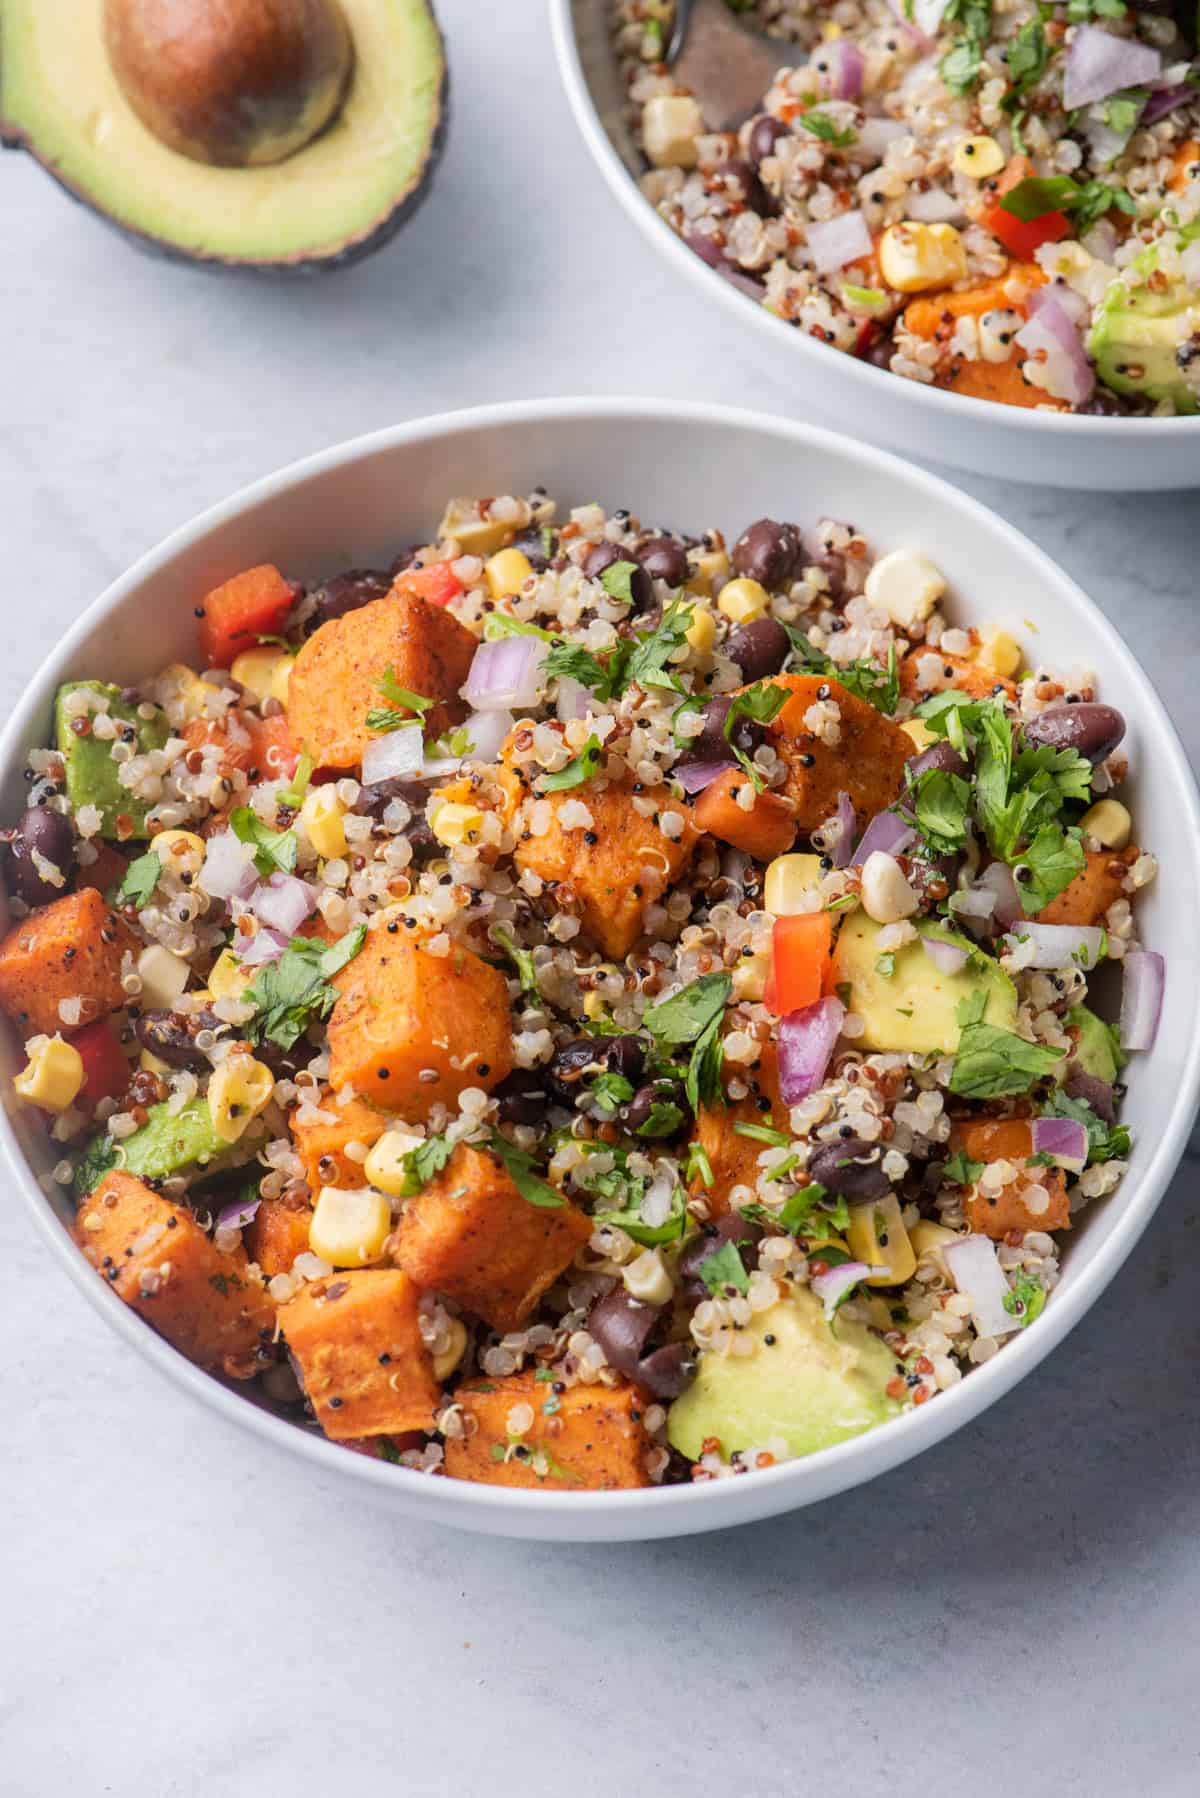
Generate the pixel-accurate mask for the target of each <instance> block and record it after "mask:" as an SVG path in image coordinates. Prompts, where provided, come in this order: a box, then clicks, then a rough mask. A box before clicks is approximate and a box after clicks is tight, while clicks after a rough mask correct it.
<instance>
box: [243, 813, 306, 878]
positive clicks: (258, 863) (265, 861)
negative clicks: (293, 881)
mask: <svg viewBox="0 0 1200 1798" xmlns="http://www.w3.org/2000/svg"><path fill="white" fill-rule="evenodd" d="M229 822H230V824H231V826H232V827H233V834H234V835H235V836H236V837H237V839H238V841H239V842H240V843H252V844H253V845H254V865H255V867H256V868H257V869H258V871H259V873H260V874H261V875H263V877H264V878H266V877H267V876H268V875H271V874H274V873H276V872H277V871H278V872H280V873H283V874H290V873H291V872H292V870H293V868H294V867H295V866H296V856H297V853H298V851H299V848H300V845H299V843H298V842H297V840H296V833H295V832H294V831H291V830H272V829H271V828H270V826H269V825H267V824H264V823H263V821H262V819H261V818H260V817H259V816H258V814H257V813H256V812H252V811H251V810H250V807H249V806H248V805H239V806H236V807H235V808H234V810H233V811H232V812H231V813H230V814H229Z"/></svg>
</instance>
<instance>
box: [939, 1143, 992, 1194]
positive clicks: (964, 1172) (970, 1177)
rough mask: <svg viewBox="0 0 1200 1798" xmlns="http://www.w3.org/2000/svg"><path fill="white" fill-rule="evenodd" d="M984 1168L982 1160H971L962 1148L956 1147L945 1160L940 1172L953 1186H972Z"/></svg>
mask: <svg viewBox="0 0 1200 1798" xmlns="http://www.w3.org/2000/svg"><path fill="white" fill-rule="evenodd" d="M983 1169H984V1163H983V1162H982V1161H972V1160H971V1158H970V1156H969V1155H967V1154H966V1153H965V1152H964V1151H963V1150H962V1149H956V1150H955V1151H954V1153H953V1155H951V1157H950V1159H949V1161H947V1162H946V1164H945V1166H944V1167H943V1169H942V1173H943V1175H944V1176H945V1178H946V1179H947V1180H952V1181H953V1182H954V1184H955V1186H974V1184H975V1182H976V1180H978V1178H979V1176H980V1174H982V1172H983Z"/></svg>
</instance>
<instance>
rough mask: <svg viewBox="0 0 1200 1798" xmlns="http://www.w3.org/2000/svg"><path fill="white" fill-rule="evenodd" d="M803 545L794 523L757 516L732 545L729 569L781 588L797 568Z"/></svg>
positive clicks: (769, 585) (764, 584)
mask: <svg viewBox="0 0 1200 1798" xmlns="http://www.w3.org/2000/svg"><path fill="white" fill-rule="evenodd" d="M803 554H804V545H803V544H802V543H801V541H800V533H799V531H798V530H797V529H796V527H795V525H794V524H777V523H776V521H775V520H774V519H773V518H759V519H757V520H756V521H755V523H754V524H751V525H747V527H746V529H745V530H744V531H743V532H742V534H741V536H740V537H739V538H738V540H737V542H736V543H735V544H734V546H733V556H732V558H731V560H732V562H733V572H734V573H735V574H741V575H745V576H746V577H747V579H749V580H752V581H758V582H759V584H760V585H761V586H763V587H782V586H784V585H785V584H786V583H787V582H788V581H790V580H791V579H792V577H793V575H795V574H796V573H797V571H798V570H799V568H800V563H801V558H802V557H803Z"/></svg>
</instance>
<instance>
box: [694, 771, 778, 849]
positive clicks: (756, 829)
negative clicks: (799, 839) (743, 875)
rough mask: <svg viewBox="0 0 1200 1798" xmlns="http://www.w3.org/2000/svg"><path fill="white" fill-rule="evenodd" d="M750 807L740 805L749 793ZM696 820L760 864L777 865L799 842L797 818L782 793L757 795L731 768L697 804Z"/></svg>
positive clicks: (744, 776) (701, 827) (700, 827)
mask: <svg viewBox="0 0 1200 1798" xmlns="http://www.w3.org/2000/svg"><path fill="white" fill-rule="evenodd" d="M747 789H749V792H750V804H749V806H748V807H746V806H743V805H742V804H740V803H739V802H740V799H741V796H742V794H743V793H744V792H746V790H747ZM692 820H693V822H694V824H695V826H696V828H697V830H706V831H707V832H708V834H709V835H710V836H713V837H716V838H717V839H718V840H719V841H720V842H722V843H729V844H730V845H731V846H732V847H733V848H734V849H740V850H742V852H743V853H744V854H745V855H752V856H754V857H755V859H756V860H757V861H760V862H769V861H774V859H775V857H776V856H777V855H786V854H787V852H788V850H789V849H790V848H791V846H792V844H793V843H794V842H795V840H796V818H795V814H794V812H793V809H792V802H791V800H790V799H787V798H784V797H782V796H781V795H780V794H778V793H768V792H762V793H756V792H755V791H754V787H753V785H752V783H751V780H750V776H749V775H748V774H743V773H742V771H741V769H740V768H731V769H729V770H728V771H727V772H726V773H724V774H719V775H718V776H717V778H716V780H714V781H711V782H710V783H709V785H708V786H706V787H705V789H704V791H703V792H702V793H701V794H700V797H699V798H698V799H697V801H696V805H695V809H694V810H693V812H692Z"/></svg>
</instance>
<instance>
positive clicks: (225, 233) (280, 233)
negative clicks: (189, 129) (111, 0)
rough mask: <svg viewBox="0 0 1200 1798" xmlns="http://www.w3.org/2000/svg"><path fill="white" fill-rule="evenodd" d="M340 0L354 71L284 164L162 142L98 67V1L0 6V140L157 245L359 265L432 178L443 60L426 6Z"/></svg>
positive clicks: (255, 261)
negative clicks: (211, 154) (201, 153)
mask: <svg viewBox="0 0 1200 1798" xmlns="http://www.w3.org/2000/svg"><path fill="white" fill-rule="evenodd" d="M341 4H342V10H343V12H344V13H345V15H346V18H347V21H348V22H349V25H350V29H351V33H352V36H353V39H354V47H355V65H354V72H353V75H352V77H351V83H350V88H349V91H348V93H347V97H346V101H345V104H344V106H343V107H342V110H341V111H340V112H339V114H338V116H337V117H336V119H335V120H334V121H333V123H332V124H331V125H330V126H329V128H328V129H327V130H326V131H324V132H322V134H321V135H320V136H319V137H317V138H315V139H314V140H313V141H312V142H311V143H309V144H307V145H305V147H304V148H303V149H301V150H299V151H297V152H296V153H295V155H293V156H290V157H288V158H287V159H286V160H285V161H283V162H279V163H273V164H270V165H267V166H263V167H258V168H218V167H214V166H209V165H206V164H203V163H199V162H193V161H192V160H191V159H190V158H189V157H186V156H181V155H179V154H178V153H177V152H176V151H174V150H170V149H168V148H167V146H166V145H165V144H163V143H162V142H160V141H159V139H158V138H157V137H155V136H154V135H153V133H152V132H151V131H149V130H148V129H147V128H146V126H145V125H143V124H142V122H141V120H140V119H139V118H138V117H137V114H136V113H135V112H134V111H133V109H132V107H131V106H130V105H129V103H128V102H127V101H126V99H125V97H124V95H123V94H122V92H121V90H120V88H119V87H118V85H117V81H116V77H115V76H114V74H113V72H112V69H111V68H110V66H109V62H108V57H107V54H106V52H105V49H104V44H103V41H102V37H101V29H100V18H101V8H100V5H99V0H90V3H89V4H88V5H87V6H85V7H83V8H80V6H79V5H78V0H4V4H3V6H2V7H0V141H2V142H4V143H7V144H9V145H11V146H13V147H27V148H28V149H29V150H31V151H32V153H33V154H34V156H36V157H37V159H38V161H39V162H41V163H42V164H43V165H44V166H45V167H46V168H47V169H48V170H49V172H50V173H51V174H52V175H53V176H54V177H55V178H56V179H57V180H58V181H60V182H61V183H62V184H63V185H64V186H65V187H66V188H67V189H68V190H69V191H70V192H71V193H73V194H74V195H75V196H76V197H77V198H78V199H81V200H83V201H84V202H85V203H86V204H87V205H89V206H91V207H93V208H94V209H95V210H96V211H97V212H99V213H101V214H103V215H104V216H105V217H107V218H109V219H110V220H112V221H113V222H114V223H115V224H117V225H118V226H120V227H122V228H123V229H125V230H127V231H130V232H132V233H134V234H136V235H137V236H138V237H139V238H141V239H143V240H145V241H146V242H147V243H148V244H150V245H152V246H154V247H156V248H159V249H162V250H164V251H166V252H167V253H169V254H174V255H180V256H183V257H185V258H188V259H195V260H200V261H211V262H222V263H235V264H246V265H250V266H256V267H263V268H275V267H279V268H288V267H304V266H306V265H333V264H337V263H343V262H347V261H353V260H356V259H357V258H358V257H359V256H362V255H366V254H367V253H368V252H369V251H370V250H372V249H375V248H377V247H378V246H379V245H380V244H381V243H383V242H385V241H386V239H387V238H388V237H389V236H390V235H391V234H392V233H393V232H394V231H395V230H396V229H397V228H398V226H399V225H400V224H401V223H402V222H403V220H404V219H405V218H406V217H407V216H408V214H409V212H410V211H411V210H412V208H413V206H414V204H415V202H416V200H417V198H418V197H419V195H420V193H421V192H422V191H423V184H424V182H425V181H426V179H427V177H428V175H429V174H430V173H431V172H432V165H433V162H434V161H435V159H436V153H437V151H438V149H439V148H440V136H441V126H442V122H443V120H442V115H443V110H444V93H443V88H444V80H445V60H444V57H443V53H442V43H441V37H440V35H439V33H438V29H437V25H436V23H435V21H434V18H433V14H432V12H431V10H430V8H429V6H428V4H427V3H426V0H341ZM81 15H82V16H81Z"/></svg>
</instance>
